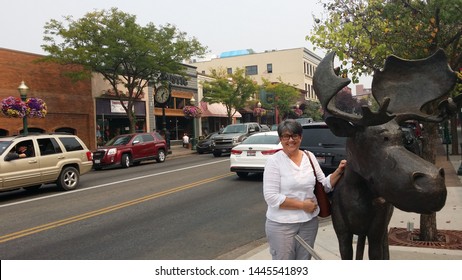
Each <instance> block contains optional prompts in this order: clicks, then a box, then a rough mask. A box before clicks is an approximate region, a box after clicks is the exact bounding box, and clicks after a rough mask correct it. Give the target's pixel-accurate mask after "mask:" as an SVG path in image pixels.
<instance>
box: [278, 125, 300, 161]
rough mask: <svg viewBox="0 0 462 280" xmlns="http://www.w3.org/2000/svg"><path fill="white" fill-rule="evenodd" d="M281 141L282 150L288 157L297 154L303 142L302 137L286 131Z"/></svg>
mask: <svg viewBox="0 0 462 280" xmlns="http://www.w3.org/2000/svg"><path fill="white" fill-rule="evenodd" d="M280 139H281V145H282V150H283V151H284V152H285V153H286V154H287V155H291V154H295V153H297V152H298V150H299V149H300V143H301V142H302V137H301V136H300V135H298V134H295V133H292V132H290V131H287V130H286V131H284V132H283V133H282V134H281V137H280Z"/></svg>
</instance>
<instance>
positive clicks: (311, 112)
mask: <svg viewBox="0 0 462 280" xmlns="http://www.w3.org/2000/svg"><path fill="white" fill-rule="evenodd" d="M303 114H304V115H306V116H307V117H309V118H312V119H313V120H314V121H322V107H321V103H320V102H319V101H314V100H308V101H306V102H305V107H304V110H303Z"/></svg>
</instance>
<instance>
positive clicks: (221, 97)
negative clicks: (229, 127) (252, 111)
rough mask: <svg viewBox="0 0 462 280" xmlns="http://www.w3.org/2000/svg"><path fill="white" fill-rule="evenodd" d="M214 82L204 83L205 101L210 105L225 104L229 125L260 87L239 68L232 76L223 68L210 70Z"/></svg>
mask: <svg viewBox="0 0 462 280" xmlns="http://www.w3.org/2000/svg"><path fill="white" fill-rule="evenodd" d="M210 72H211V77H212V78H213V80H211V81H204V82H203V83H202V84H203V87H204V97H203V101H205V102H208V103H211V104H212V103H223V105H225V107H226V113H227V115H228V124H230V123H232V119H233V116H234V114H236V112H237V109H240V108H244V107H245V106H246V104H247V102H248V101H249V100H250V98H251V97H254V96H255V94H256V92H257V90H258V85H257V84H256V82H255V81H254V80H252V79H251V78H250V77H249V76H246V75H245V73H244V69H240V68H237V69H236V70H235V71H233V73H232V74H228V73H227V71H226V70H225V69H223V68H218V69H210Z"/></svg>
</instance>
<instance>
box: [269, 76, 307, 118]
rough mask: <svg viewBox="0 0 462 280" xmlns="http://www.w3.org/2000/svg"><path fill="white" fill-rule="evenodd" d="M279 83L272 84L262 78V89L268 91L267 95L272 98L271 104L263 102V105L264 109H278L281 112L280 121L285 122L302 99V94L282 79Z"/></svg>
mask: <svg viewBox="0 0 462 280" xmlns="http://www.w3.org/2000/svg"><path fill="white" fill-rule="evenodd" d="M278 81H279V82H270V81H269V80H266V79H265V78H262V82H263V85H262V88H263V90H264V91H266V93H267V95H270V96H272V98H271V103H269V102H267V100H266V101H265V100H263V102H262V105H263V107H264V108H277V110H278V112H279V121H282V120H284V119H285V118H287V116H289V114H290V113H291V111H292V110H293V107H294V106H295V104H296V103H297V101H298V99H299V98H300V92H299V90H298V89H297V88H295V86H294V85H291V84H290V83H284V82H283V81H282V80H281V79H280V78H279V79H278Z"/></svg>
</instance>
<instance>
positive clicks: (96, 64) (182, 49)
mask: <svg viewBox="0 0 462 280" xmlns="http://www.w3.org/2000/svg"><path fill="white" fill-rule="evenodd" d="M44 28H45V32H44V33H45V35H44V41H45V44H44V45H42V48H43V50H45V51H46V52H48V53H49V56H48V57H47V59H48V60H52V61H55V62H58V63H62V64H80V65H83V66H84V67H85V69H86V70H87V71H86V72H82V71H80V72H73V73H70V75H71V76H72V77H74V78H75V79H81V78H83V77H84V76H85V74H87V75H88V73H89V71H90V72H96V73H99V74H101V75H102V76H103V77H104V79H106V80H107V81H108V82H109V83H110V84H111V86H112V88H113V90H114V92H115V93H116V96H117V97H118V98H119V99H120V100H121V101H122V100H124V101H126V102H127V103H126V104H125V103H124V102H121V104H122V106H123V107H124V109H125V111H126V112H127V116H128V118H129V120H130V131H131V132H134V129H135V121H136V120H135V116H134V115H133V114H134V113H133V112H134V111H133V105H134V101H135V100H136V99H137V98H139V97H140V96H141V94H142V93H143V89H144V88H145V87H146V86H147V85H148V83H150V82H152V83H153V84H158V83H159V82H161V79H162V74H167V73H168V74H179V75H184V73H183V72H184V69H183V67H182V65H181V64H180V63H181V62H182V61H183V60H184V59H187V58H190V57H191V56H195V55H196V56H197V55H201V54H203V53H205V51H206V47H203V46H202V45H201V44H200V43H199V42H198V41H197V40H196V39H195V38H192V39H189V38H187V34H186V33H185V32H182V31H180V30H178V29H177V28H176V27H175V26H174V25H171V24H166V25H165V26H159V27H157V26H155V25H154V24H153V23H148V24H147V25H146V26H140V25H139V24H137V23H136V16H134V15H130V14H127V13H124V12H122V11H119V10H118V9H117V8H112V9H110V10H101V11H93V12H89V13H87V14H86V15H85V16H83V17H82V18H80V19H77V20H74V19H73V18H72V17H71V16H67V17H64V22H60V21H58V20H55V19H51V20H50V21H48V22H47V23H46V24H45V27H44ZM118 86H122V87H123V88H126V90H127V95H126V96H125V95H121V94H119V89H118Z"/></svg>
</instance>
